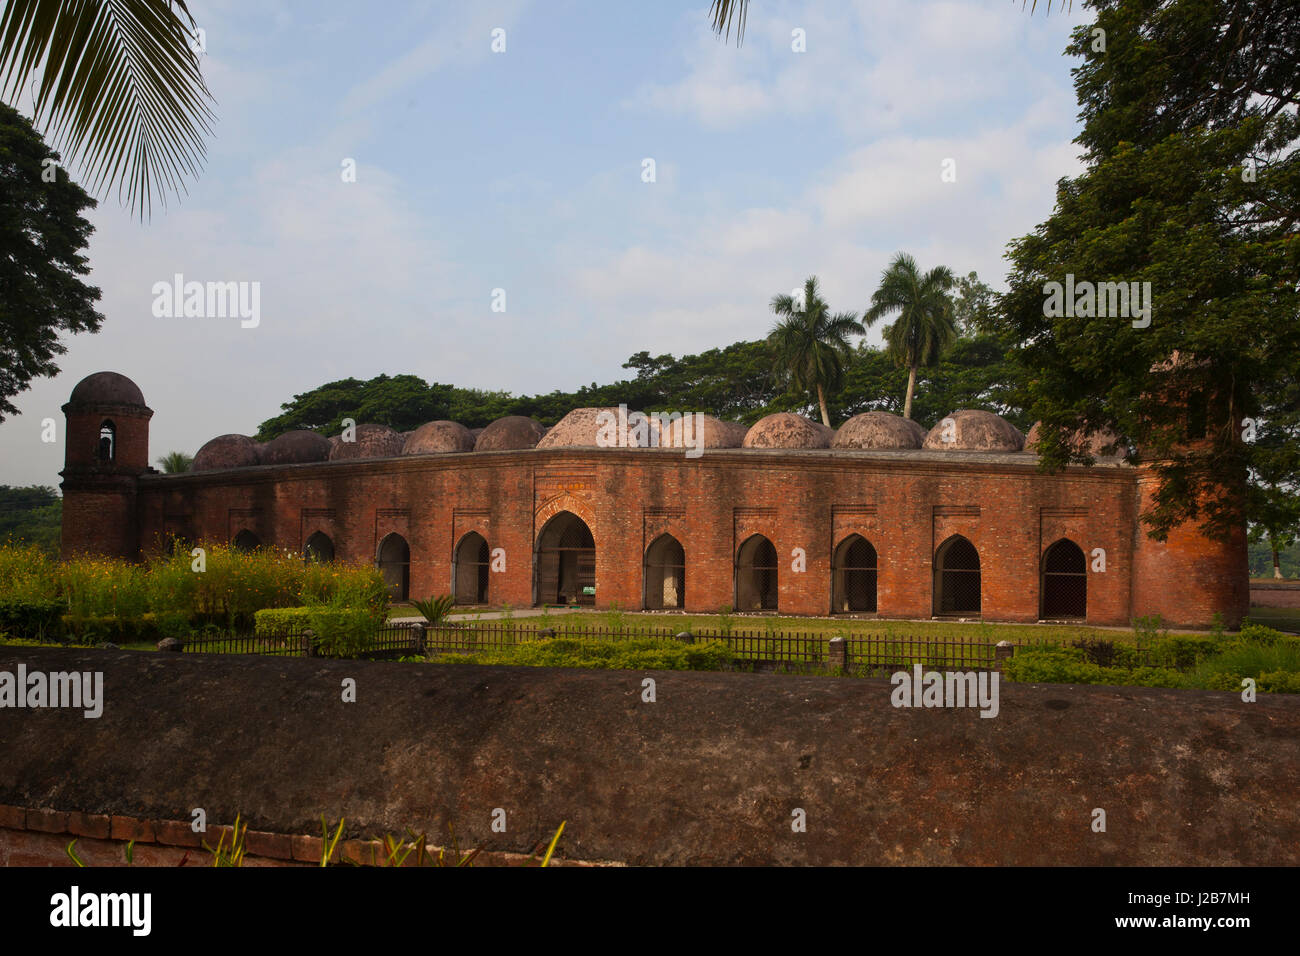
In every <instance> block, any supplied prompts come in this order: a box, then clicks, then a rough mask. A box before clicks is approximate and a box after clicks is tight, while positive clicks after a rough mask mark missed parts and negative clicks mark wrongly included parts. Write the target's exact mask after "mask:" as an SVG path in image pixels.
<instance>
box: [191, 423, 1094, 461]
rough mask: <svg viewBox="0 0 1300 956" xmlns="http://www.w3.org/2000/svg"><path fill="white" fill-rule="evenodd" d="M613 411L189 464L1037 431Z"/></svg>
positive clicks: (285, 440)
mask: <svg viewBox="0 0 1300 956" xmlns="http://www.w3.org/2000/svg"><path fill="white" fill-rule="evenodd" d="M602 412H609V413H611V414H612V415H613V416H616V417H615V419H614V422H613V423H611V421H610V420H609V419H608V418H602V416H601V413H602ZM617 416H618V409H615V408H609V409H602V408H578V409H575V410H573V411H571V412H569V414H567V415H565V416H564V418H562V419H561V420H560V422H559V424H557V425H556V426H555V427H554V428H551V429H547V428H546V427H544V426H543V425H542V424H541V423H539V422H537V421H536V420H534V419H532V418H526V417H524V416H522V415H511V416H509V417H506V418H499V419H497V420H496V421H494V422H493V423H492V424H490V425H488V426H487V427H486V428H478V429H469V428H466V427H465V426H464V425H461V424H460V423H459V422H451V421H438V422H429V423H427V424H425V425H421V426H420V427H419V428H417V429H415V430H414V431H410V432H398V431H395V430H394V429H392V428H389V427H388V426H387V425H370V424H365V425H358V426H356V434H355V436H354V440H353V441H348V442H345V441H343V440H342V438H341V437H339V436H335V437H332V438H325V437H324V436H322V435H319V434H317V433H316V432H311V431H292V432H286V433H285V434H283V435H280V436H279V437H278V438H275V439H273V440H272V441H269V442H266V443H258V442H255V441H254V440H253V439H251V438H249V437H248V436H246V435H222V436H220V437H219V438H214V439H212V440H211V441H210V442H208V443H207V444H205V445H204V446H203V447H202V448H200V449H199V451H198V454H196V455H195V456H194V463H193V465H192V466H191V470H192V471H213V470H217V469H226V468H245V467H249V466H252V465H286V464H302V463H307V462H321V461H339V460H349V459H361V458H395V457H398V456H401V455H434V454H454V453H458V452H471V451H519V450H525V449H529V448H596V447H609V446H610V444H611V442H610V441H609V439H610V437H611V430H612V431H613V432H614V435H613V437H614V441H613V443H612V444H613V446H615V447H632V448H635V447H643V446H644V445H645V444H646V443H647V442H646V439H647V438H648V444H649V445H650V446H651V447H660V448H694V447H703V448H706V449H714V448H794V449H804V448H813V449H815V448H843V449H866V450H877V451H879V450H902V451H906V450H915V449H930V450H936V451H969V452H984V453H991V454H998V453H1002V454H1011V453H1015V452H1019V451H1023V450H1026V449H1027V448H1028V449H1032V448H1033V446H1034V444H1035V440H1036V438H1037V426H1035V428H1034V429H1032V430H1031V431H1030V433H1029V438H1028V440H1026V437H1025V436H1024V435H1023V434H1021V432H1020V431H1019V429H1017V428H1016V427H1015V426H1014V425H1012V424H1011V423H1010V422H1008V421H1006V420H1005V419H1002V418H999V417H998V416H997V415H994V414H993V413H992V412H985V411H978V410H972V409H963V410H961V411H956V412H953V413H952V414H951V415H949V416H948V417H947V418H945V419H943V420H942V421H940V422H939V423H938V424H936V425H935V426H934V428H932V429H930V430H929V431H926V429H925V428H923V427H922V426H920V425H918V424H917V423H916V422H914V421H910V420H908V419H906V418H902V417H900V416H898V415H893V414H890V413H889V412H864V413H862V414H861V415H855V416H854V417H853V418H850V419H849V420H848V421H847V422H845V423H844V424H843V425H841V426H840V427H839V428H838V429H832V428H827V427H826V426H825V425H822V424H820V423H819V422H815V421H812V420H811V419H808V418H805V417H804V416H802V415H794V414H791V413H789V412H778V413H776V414H774V415H768V416H767V417H765V418H762V419H760V420H759V421H758V422H757V423H755V424H754V426H753V427H751V428H746V427H745V426H744V425H741V424H739V423H737V422H726V421H722V420H720V419H717V418H714V417H713V416H711V415H696V416H695V417H694V419H693V420H692V421H691V422H690V423H689V424H688V423H687V422H686V421H685V420H677V421H673V422H670V423H669V424H667V425H666V426H662V427H661V424H660V421H659V419H658V418H657V417H650V418H649V420H648V422H647V423H645V424H644V425H642V426H641V428H640V430H637V429H636V428H635V427H633V426H632V425H629V424H628V422H627V417H626V416H625V417H623V418H617ZM634 422H635V420H634ZM611 424H613V425H614V427H613V429H611ZM602 429H603V430H604V434H601V432H602ZM697 431H698V432H699V434H698V436H697V435H696V432H697ZM1092 444H1094V445H1096V446H1097V447H1096V448H1094V449H1092V451H1093V454H1094V455H1096V456H1098V457H1102V456H1104V455H1105V453H1106V448H1105V447H1104V443H1102V440H1101V439H1097V440H1094V442H1093V443H1092Z"/></svg>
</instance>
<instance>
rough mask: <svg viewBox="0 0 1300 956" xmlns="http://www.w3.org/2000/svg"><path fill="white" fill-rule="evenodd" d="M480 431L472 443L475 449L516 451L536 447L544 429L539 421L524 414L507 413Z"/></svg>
mask: <svg viewBox="0 0 1300 956" xmlns="http://www.w3.org/2000/svg"><path fill="white" fill-rule="evenodd" d="M482 432H483V433H482V434H481V435H479V436H478V440H477V441H476V442H475V443H474V450H475V451H518V450H520V449H524V448H534V447H536V445H537V443H538V442H539V441H541V440H542V436H543V435H545V434H546V429H545V428H543V427H542V423H541V422H539V421H537V420H536V419H534V418H529V417H528V416H526V415H507V416H506V417H505V418H498V419H497V420H496V421H494V422H493V423H492V424H491V425H488V427H487V428H484V429H482Z"/></svg>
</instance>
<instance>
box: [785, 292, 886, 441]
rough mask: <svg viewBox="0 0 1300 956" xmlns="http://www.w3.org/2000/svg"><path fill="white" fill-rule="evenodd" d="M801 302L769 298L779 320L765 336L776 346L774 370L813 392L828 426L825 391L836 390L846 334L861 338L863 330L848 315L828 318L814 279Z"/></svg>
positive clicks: (845, 351)
mask: <svg viewBox="0 0 1300 956" xmlns="http://www.w3.org/2000/svg"><path fill="white" fill-rule="evenodd" d="M802 298H803V301H802V302H800V301H797V300H796V299H795V297H794V296H792V295H776V296H773V297H772V311H773V312H775V313H776V314H777V315H779V316H781V319H780V320H779V321H778V322H777V323H776V325H775V326H774V327H773V328H772V332H771V334H770V336H769V338H770V339H771V341H772V343H773V344H774V345H775V346H776V351H777V359H776V361H777V367H778V368H779V369H780V370H781V371H783V372H784V373H785V374H786V375H787V376H788V377H789V379H790V381H791V382H792V383H793V384H794V386H795V388H798V389H800V390H802V391H807V392H812V391H816V392H817V404H818V406H819V407H820V408H821V412H822V424H823V425H825V426H826V427H827V428H829V427H830V424H831V420H830V415H829V414H827V411H826V390H827V389H828V388H838V387H839V384H840V382H841V381H842V380H843V378H844V362H845V360H846V359H847V358H848V356H849V352H850V349H849V342H848V338H847V336H848V335H849V333H850V332H856V333H857V334H858V335H862V334H863V333H864V332H865V331H866V329H864V328H863V327H862V324H861V323H860V322H858V319H857V316H856V315H854V314H853V313H852V312H839V313H837V314H835V315H831V310H830V307H829V306H828V305H827V304H826V300H825V299H823V298H822V297H821V293H820V290H819V289H818V288H817V277H816V276H809V277H808V281H807V282H805V283H804V285H803V296H802Z"/></svg>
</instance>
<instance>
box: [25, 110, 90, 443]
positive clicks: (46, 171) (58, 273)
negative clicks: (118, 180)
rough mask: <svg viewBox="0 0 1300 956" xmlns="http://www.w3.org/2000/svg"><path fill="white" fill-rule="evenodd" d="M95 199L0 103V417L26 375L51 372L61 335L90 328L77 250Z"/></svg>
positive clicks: (84, 266) (62, 348) (85, 237)
mask: <svg viewBox="0 0 1300 956" xmlns="http://www.w3.org/2000/svg"><path fill="white" fill-rule="evenodd" d="M94 207H95V201H94V200H93V199H91V198H90V196H88V195H87V194H86V192H85V190H83V189H82V188H81V187H80V186H78V185H77V184H76V183H74V182H73V181H72V180H70V179H69V178H68V174H67V172H66V171H65V170H64V169H63V168H62V167H61V166H60V165H59V154H58V153H55V152H54V151H53V150H51V149H50V148H49V147H48V146H46V145H45V141H44V140H43V139H42V138H41V136H40V134H39V133H37V132H36V130H35V129H33V128H32V124H31V123H29V122H28V121H27V120H26V119H24V118H23V117H22V116H21V115H19V113H18V111H17V110H15V109H13V108H12V107H10V106H6V105H5V104H3V103H0V225H2V226H3V228H0V421H4V419H5V417H6V416H8V415H14V414H17V412H18V408H17V406H15V405H14V404H13V402H11V401H10V399H11V398H13V396H15V395H17V394H18V393H19V392H21V391H23V390H24V389H26V388H27V387H28V386H29V385H30V384H31V381H32V379H34V378H40V377H42V376H51V375H55V374H57V373H58V371H59V367H58V366H57V365H56V364H55V362H54V359H55V357H56V356H58V355H62V354H63V353H64V352H66V351H67V346H66V345H64V344H63V342H62V341H60V338H61V337H62V336H66V335H68V334H74V333H77V332H97V331H99V326H100V323H102V322H103V321H104V317H103V316H102V315H100V314H99V313H98V312H96V311H95V303H96V301H98V299H99V289H97V288H95V287H94V286H91V285H88V284H87V283H86V282H85V280H84V279H83V278H82V277H83V276H85V275H88V274H89V273H90V265H89V262H88V260H87V258H86V256H85V255H83V252H84V251H85V249H86V244H87V242H88V241H89V239H90V235H91V233H92V232H94V227H93V226H91V224H90V222H89V220H87V219H86V218H85V217H84V216H83V215H82V210H85V209H93V208H94Z"/></svg>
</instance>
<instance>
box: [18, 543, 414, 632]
mask: <svg viewBox="0 0 1300 956" xmlns="http://www.w3.org/2000/svg"><path fill="white" fill-rule="evenodd" d="M198 567H199V565H198V564H197V563H196V559H195V558H194V557H193V556H192V554H191V552H190V549H189V548H187V547H178V548H177V549H176V550H175V553H174V554H172V555H159V556H157V557H154V558H152V559H150V560H149V561H148V562H146V563H144V564H134V563H131V562H129V561H122V560H118V559H114V558H78V559H75V560H70V561H56V560H53V559H52V558H51V557H49V556H48V555H46V554H45V553H44V552H42V551H41V550H40V549H39V548H36V547H34V546H31V545H27V546H16V545H5V546H0V631H3V632H4V633H5V634H7V635H8V636H10V637H20V638H44V639H50V640H59V639H64V638H68V639H75V640H81V641H90V642H93V641H96V640H114V641H118V642H122V641H150V640H156V639H157V638H159V637H184V636H185V635H187V634H190V633H192V632H194V631H195V630H198V629H202V628H208V629H211V628H216V629H218V630H222V631H238V632H247V631H250V630H251V629H252V628H253V622H254V615H255V614H256V613H257V612H258V611H259V610H261V609H263V608H283V607H298V606H303V605H311V606H314V607H328V608H331V609H335V610H337V609H349V610H358V611H364V612H365V613H366V614H368V615H369V616H370V617H371V619H372V625H371V626H372V629H373V627H374V626H377V625H378V623H380V622H382V620H383V615H384V611H385V608H386V607H387V601H388V599H387V589H386V588H385V586H384V582H383V577H382V575H381V574H380V573H379V571H378V569H376V568H373V567H364V566H354V565H347V564H342V563H334V564H322V563H319V562H315V561H310V562H304V561H303V559H302V558H301V556H299V555H295V554H291V553H286V552H281V551H276V550H274V549H269V548H263V549H258V550H256V551H253V552H247V553H246V552H242V551H239V550H237V549H235V548H232V547H228V546H225V545H211V546H208V547H207V548H206V549H205V555H204V559H203V562H202V570H198Z"/></svg>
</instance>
